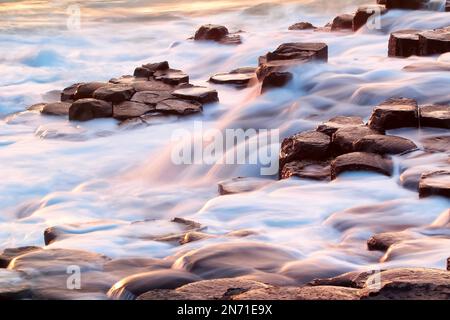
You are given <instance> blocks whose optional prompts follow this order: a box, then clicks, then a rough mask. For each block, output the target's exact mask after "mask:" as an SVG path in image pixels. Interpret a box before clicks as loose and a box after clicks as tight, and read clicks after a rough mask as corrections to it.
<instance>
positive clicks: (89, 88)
mask: <svg viewBox="0 0 450 320" xmlns="http://www.w3.org/2000/svg"><path fill="white" fill-rule="evenodd" d="M106 86H108V83H106V82H88V83H82V84H80V85H79V86H78V88H77V91H76V93H75V96H74V99H75V100H79V99H86V98H93V95H94V92H95V90H97V89H99V88H102V87H106Z"/></svg>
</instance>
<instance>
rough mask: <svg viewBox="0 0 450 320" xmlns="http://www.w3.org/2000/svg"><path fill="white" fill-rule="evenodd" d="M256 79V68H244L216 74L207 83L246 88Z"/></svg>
mask: <svg viewBox="0 0 450 320" xmlns="http://www.w3.org/2000/svg"><path fill="white" fill-rule="evenodd" d="M255 79H256V68H252V67H245V68H239V69H235V70H232V71H230V72H228V73H218V74H216V75H214V76H212V77H211V78H210V79H209V81H211V82H212V83H216V84H232V85H236V86H237V87H246V86H248V85H249V84H250V83H251V82H252V81H253V80H255Z"/></svg>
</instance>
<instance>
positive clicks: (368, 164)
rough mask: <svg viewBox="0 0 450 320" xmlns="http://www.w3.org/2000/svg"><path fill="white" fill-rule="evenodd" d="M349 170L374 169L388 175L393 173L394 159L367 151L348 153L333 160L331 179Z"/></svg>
mask: <svg viewBox="0 0 450 320" xmlns="http://www.w3.org/2000/svg"><path fill="white" fill-rule="evenodd" d="M348 171H373V172H376V173H381V174H384V175H387V176H390V175H392V171H393V164H392V161H391V160H389V159H387V158H384V157H382V156H380V155H378V154H374V153H367V152H353V153H347V154H344V155H341V156H339V157H337V158H336V159H335V160H333V162H331V179H336V178H337V177H338V176H339V175H340V174H341V173H343V172H348Z"/></svg>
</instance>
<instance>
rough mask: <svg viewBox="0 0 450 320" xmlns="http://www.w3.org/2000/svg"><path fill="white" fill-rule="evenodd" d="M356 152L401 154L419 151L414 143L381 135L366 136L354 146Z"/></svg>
mask: <svg viewBox="0 0 450 320" xmlns="http://www.w3.org/2000/svg"><path fill="white" fill-rule="evenodd" d="M353 149H354V150H355V151H363V152H371V153H378V154H400V153H404V152H407V151H411V150H415V149H417V146H416V144H415V143H414V142H412V141H411V140H409V139H406V138H402V137H397V136H385V135H381V134H375V135H368V136H365V137H363V138H361V139H359V140H358V141H356V142H355V143H354V144H353Z"/></svg>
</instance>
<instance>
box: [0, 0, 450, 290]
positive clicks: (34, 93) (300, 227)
mask: <svg viewBox="0 0 450 320" xmlns="http://www.w3.org/2000/svg"><path fill="white" fill-rule="evenodd" d="M367 2H368V1H333V5H331V4H330V3H329V1H277V2H273V3H265V4H260V5H254V2H253V1H225V0H224V1H194V2H192V1H189V2H186V3H184V2H183V1H176V2H175V1H162V0H160V1H129V2H128V3H126V4H124V3H122V2H116V1H101V2H100V1H83V2H82V3H81V18H82V19H81V28H80V29H77V28H70V25H69V28H68V27H67V24H66V23H67V19H68V16H67V11H66V10H67V8H68V6H69V5H73V3H71V2H69V1H67V2H65V1H15V2H2V3H0V13H1V18H0V19H1V20H0V70H1V71H2V77H1V78H0V115H1V117H2V119H1V120H0V163H1V164H2V166H1V167H0V177H1V180H2V181H1V183H0V204H1V208H2V209H1V214H0V249H1V248H6V247H18V246H23V245H40V246H42V245H43V244H44V239H43V231H44V230H45V229H46V228H47V227H51V226H60V225H67V224H73V223H78V224H79V223H88V224H87V226H86V227H79V228H77V229H76V230H73V231H72V233H73V236H70V237H66V238H64V239H62V240H60V241H56V242H55V243H53V244H51V245H50V246H49V248H74V249H83V250H88V251H93V252H97V253H102V254H105V255H107V256H109V257H111V258H129V257H146V258H166V257H169V256H174V257H177V258H178V260H177V261H176V262H175V264H174V266H173V268H181V269H183V268H187V267H186V263H187V262H186V261H192V260H195V259H199V260H201V258H202V257H203V256H202V255H205V254H214V253H217V257H213V258H212V260H214V263H210V264H209V265H208V267H209V268H211V270H210V271H211V272H212V273H214V274H215V276H218V277H220V276H230V272H229V270H230V268H247V267H248V270H253V271H254V269H258V270H259V269H264V270H268V269H267V268H258V266H255V265H257V263H258V262H255V261H260V260H264V259H266V260H267V261H272V262H273V264H274V265H275V266H276V267H274V268H272V269H270V268H269V269H270V270H271V271H270V273H272V274H275V273H277V274H279V275H282V276H285V277H284V278H282V279H284V280H280V279H278V278H277V279H278V280H273V281H274V282H276V281H278V282H281V283H284V282H285V283H289V281H290V280H291V279H293V280H294V281H296V282H297V283H303V282H306V281H309V280H311V279H312V278H315V277H318V276H320V277H323V276H333V275H336V274H339V273H343V272H346V271H350V270H357V269H364V268H369V266H373V265H375V264H378V263H381V264H382V267H383V268H385V267H391V266H422V267H436V268H445V263H446V258H447V257H449V256H450V251H449V249H448V248H449V245H450V238H449V235H450V233H449V231H448V230H449V229H448V226H449V223H450V210H449V208H450V202H449V200H448V199H445V198H440V197H432V198H427V199H422V200H420V199H419V197H418V194H417V192H415V191H411V190H408V189H405V188H403V187H402V186H400V185H399V173H400V172H401V171H403V170H405V169H406V168H412V169H411V170H414V168H415V169H416V170H418V171H421V170H422V171H423V170H425V169H430V168H435V167H448V166H449V158H448V154H446V153H434V154H427V153H425V152H423V151H417V152H413V153H410V154H407V155H404V156H399V157H396V158H395V163H396V167H397V174H396V175H394V176H393V177H385V176H380V175H376V174H370V173H352V174H345V175H343V176H341V177H340V178H339V179H337V180H336V181H333V182H331V183H326V182H313V181H307V180H301V179H290V180H285V181H277V180H276V179H275V178H274V177H265V178H264V179H267V181H268V182H269V183H268V184H267V185H265V187H263V188H262V189H260V190H257V191H254V192H250V193H242V194H236V195H227V196H219V195H218V193H217V183H218V182H219V181H221V180H223V179H228V178H233V177H237V176H258V175H259V169H260V166H259V165H234V166H229V165H220V164H216V165H183V166H177V165H174V164H173V163H172V161H171V157H170V155H171V150H172V148H173V146H174V142H173V141H172V139H171V136H172V132H174V130H176V129H180V128H183V129H187V130H192V128H193V127H194V124H195V122H198V121H202V122H203V125H204V127H205V128H218V129H225V128H255V129H279V130H280V135H281V138H284V137H287V136H289V135H290V134H293V133H296V132H299V131H302V130H308V129H313V128H315V127H316V126H317V125H318V124H319V123H320V122H322V121H325V120H327V119H329V118H331V117H333V116H336V115H355V116H361V117H363V118H364V119H365V120H367V119H368V117H369V115H370V113H371V110H372V108H373V107H374V106H375V105H377V103H380V102H381V101H383V100H385V99H387V98H390V97H392V96H405V97H409V98H415V99H417V100H418V101H419V103H421V104H425V103H449V102H450V92H449V90H448V88H449V86H450V74H449V73H448V71H447V72H445V71H428V72H417V71H405V70H403V68H404V67H405V66H407V65H411V64H414V63H419V64H428V63H434V62H441V63H443V64H445V63H450V55H449V54H444V55H441V56H433V57H420V58H418V57H411V58H408V59H393V58H388V57H387V41H388V38H389V34H390V32H392V31H394V30H397V29H414V28H416V29H432V28H438V27H443V26H447V25H449V22H450V19H449V13H444V12H438V11H410V12H407V11H397V10H393V11H390V12H389V13H388V14H387V15H385V16H383V19H382V29H381V30H369V29H367V28H363V29H361V30H360V31H358V32H357V33H329V32H314V31H288V30H287V28H288V26H290V25H291V24H293V23H295V22H299V21H309V22H311V23H313V24H314V25H317V26H323V25H325V24H326V23H327V22H329V21H331V20H332V19H333V17H334V16H335V15H336V14H340V13H343V12H352V11H353V10H354V9H355V8H356V7H357V6H358V4H363V3H367ZM438 7H439V6H436V9H437V8H438ZM204 23H217V24H224V25H226V26H228V27H229V29H230V31H237V30H244V31H245V32H244V33H242V37H243V44H242V45H240V46H223V45H218V44H213V43H195V42H193V41H190V40H187V39H188V38H189V37H190V36H192V34H193V33H194V31H195V30H196V28H198V26H200V25H201V24H204ZM285 42H325V43H327V44H328V46H329V62H328V63H327V64H307V65H303V66H300V67H297V68H295V69H294V70H293V73H294V75H295V78H294V81H293V82H292V83H291V84H290V85H289V86H288V87H285V88H283V89H279V90H274V91H271V92H268V93H267V94H264V95H260V94H259V90H260V88H259V87H258V86H255V87H250V88H247V89H244V90H238V89H235V88H233V87H226V86H215V85H212V84H209V83H208V82H207V80H208V79H209V77H210V76H211V75H213V74H215V73H218V72H224V71H229V70H232V69H234V68H237V67H243V66H256V65H257V58H258V56H260V55H262V54H264V53H266V52H267V51H269V50H273V49H275V48H276V47H277V46H278V45H279V44H281V43H285ZM162 60H168V61H169V62H170V64H171V66H172V67H174V68H178V69H182V70H183V71H185V72H186V73H188V74H189V75H190V78H191V83H194V84H197V85H206V86H210V87H213V88H215V89H217V90H218V92H219V96H220V103H217V104H210V105H207V106H206V107H205V110H204V112H203V114H202V115H199V116H193V117H189V118H183V119H174V118H168V119H163V120H162V121H160V122H155V123H154V124H152V125H151V126H148V127H145V128H136V129H123V128H120V127H119V126H118V125H117V122H116V121H115V120H109V119H105V120H95V121H90V122H86V123H70V122H68V121H67V120H66V119H64V118H59V117H50V116H41V115H40V114H39V113H37V112H32V111H24V110H25V109H26V107H27V106H29V105H31V104H34V103H38V102H41V101H52V100H55V99H56V98H55V97H57V91H55V90H60V89H62V88H64V87H66V86H68V85H70V84H72V83H76V82H82V81H92V80H97V81H107V80H108V79H110V78H112V77H117V76H120V75H122V74H131V73H132V72H133V70H134V68H135V67H136V66H138V65H141V64H143V63H147V62H155V61H162ZM390 133H391V132H390ZM392 133H393V134H397V135H401V136H404V137H408V138H410V139H412V140H414V141H415V142H416V143H417V144H418V145H419V146H421V145H422V144H421V141H422V139H423V138H425V137H428V136H433V135H445V134H447V135H448V132H447V131H444V130H437V129H436V130H431V129H420V130H419V131H417V130H412V129H411V130H409V129H405V130H396V131H393V132H392ZM174 217H183V218H186V219H191V220H195V221H197V222H200V223H202V224H203V225H205V226H207V230H206V231H207V232H208V233H210V234H213V235H217V237H213V238H210V239H204V240H201V241H196V242H192V243H189V244H187V245H183V246H177V245H173V244H170V243H167V242H158V241H152V240H149V239H148V237H149V235H151V236H154V235H157V234H166V233H171V232H173V231H174V230H173V226H172V225H171V224H170V223H169V221H170V219H172V218H174ZM144 220H146V221H152V220H155V221H153V222H152V223H146V224H145V225H144V226H141V227H139V226H136V225H135V224H130V223H131V222H135V221H144ZM93 222H95V223H93ZM243 229H245V230H252V231H254V234H252V235H250V236H248V237H245V238H237V237H226V236H224V235H225V234H227V233H228V232H232V231H236V230H243ZM405 229H408V232H409V233H410V234H412V235H413V239H412V240H410V241H405V242H402V243H400V244H399V245H397V246H395V248H393V249H392V250H390V251H389V252H388V254H387V255H385V256H383V253H380V252H371V251H367V249H366V241H367V239H368V238H369V237H370V236H371V235H373V234H374V233H379V232H387V231H402V230H405ZM261 244H265V245H266V246H263V247H261ZM236 246H237V247H236ZM236 248H241V251H239V250H236ZM198 249H200V251H195V250H198ZM228 249H229V252H235V253H236V252H239V253H236V254H234V255H233V254H231V253H230V254H229V255H228V256H227V254H226V252H227V251H228ZM271 250H272V251H274V253H272V251H271ZM224 252H225V253H224ZM280 252H285V253H286V255H288V256H289V257H290V258H289V259H286V257H285V256H283V255H281V254H280ZM277 254H279V255H281V257H278V256H277ZM227 257H229V258H227ZM246 257H249V258H248V259H247V258H246ZM253 258H254V260H255V261H252V259H253ZM227 259H228V260H227ZM258 259H260V260H258ZM224 266H227V268H225V267H224ZM230 266H231V267H230ZM214 268H215V269H217V271H216V270H213V269H214ZM227 270H228V271H227ZM234 271H236V270H234ZM234 271H233V272H234ZM253 271H248V272H247V273H249V274H250V273H252V272H253ZM227 272H228V273H227ZM238 273H239V274H246V271H245V270H244V271H242V270H241V272H237V273H236V272H235V274H238ZM266 277H267V278H264V279H269V275H266ZM288 279H289V280H288ZM268 281H269V280H268ZM283 281H284V282H283ZM269 282H270V281H269Z"/></svg>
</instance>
